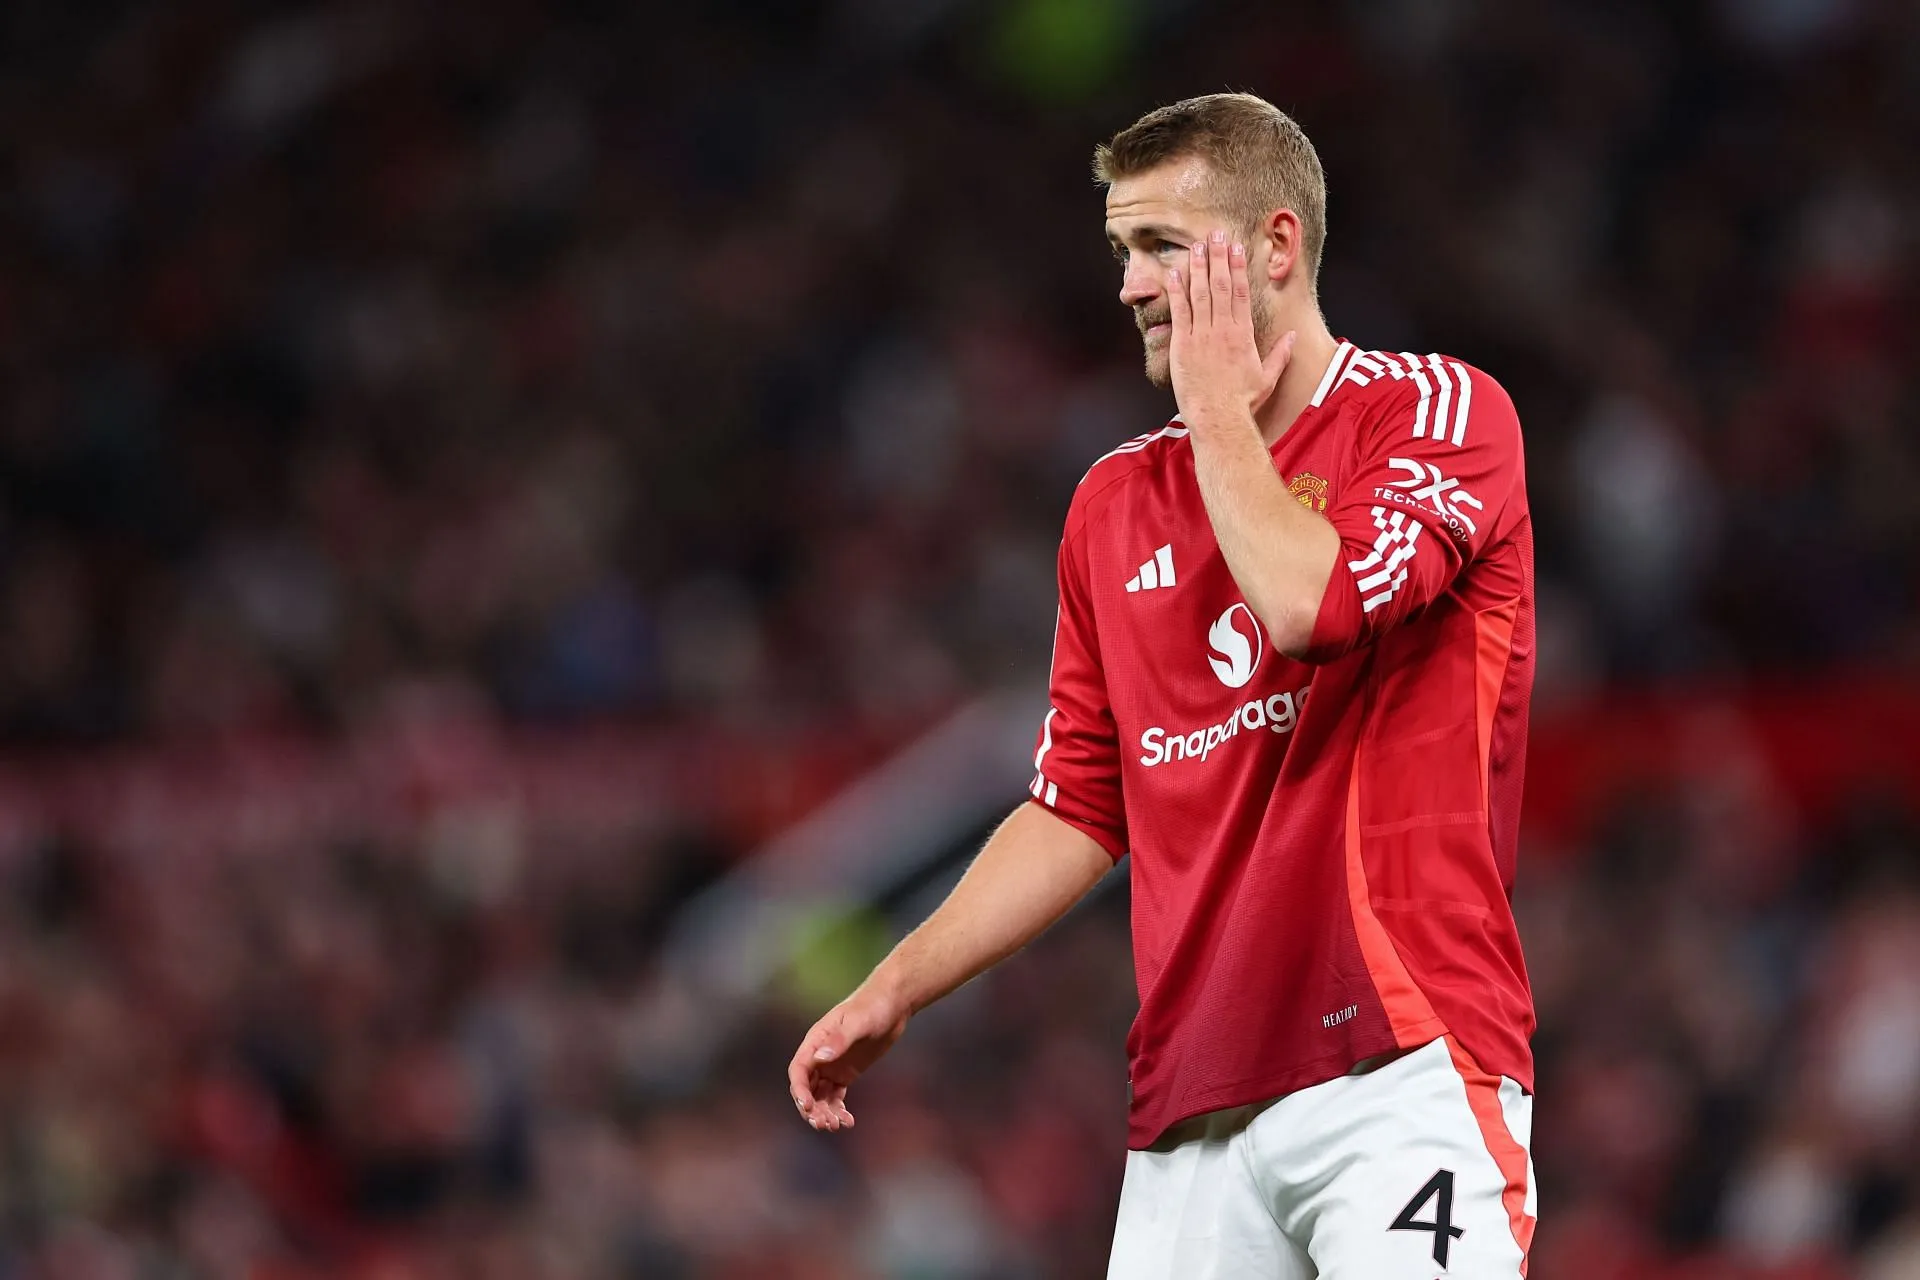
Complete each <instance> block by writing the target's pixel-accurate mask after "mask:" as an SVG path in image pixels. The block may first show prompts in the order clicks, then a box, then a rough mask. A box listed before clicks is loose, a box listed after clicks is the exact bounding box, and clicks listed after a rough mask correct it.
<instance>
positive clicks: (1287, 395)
mask: <svg viewBox="0 0 1920 1280" xmlns="http://www.w3.org/2000/svg"><path fill="white" fill-rule="evenodd" d="M1276 319H1279V317H1276ZM1289 329H1292V330H1293V331H1294V341H1293V358H1292V359H1291V360H1289V361H1288V362H1287V368H1286V372H1284V373H1282V374H1281V375H1280V381H1279V383H1278V385H1276V386H1275V387H1274V389H1273V394H1272V395H1270V396H1268V397H1267V398H1266V400H1265V402H1264V403H1262V404H1261V405H1260V407H1259V408H1257V409H1256V410H1254V414H1253V420H1254V422H1255V423H1256V424H1257V425H1258V426H1259V428H1260V438H1261V440H1263V441H1265V442H1266V445H1267V447H1268V448H1269V449H1271V448H1272V447H1273V446H1274V442H1276V441H1277V440H1279V439H1280V437H1281V436H1283V435H1285V434H1286V432H1287V428H1289V427H1291V426H1292V425H1293V423H1294V419H1296V418H1298V417H1299V416H1300V414H1301V413H1302V411H1304V410H1305V409H1306V407H1307V402H1308V401H1310V400H1312V399H1313V393H1314V391H1315V389H1316V388H1318V387H1319V385H1320V380H1321V379H1322V378H1324V377H1325V376H1326V373H1327V366H1328V365H1329V364H1332V363H1333V353H1334V351H1335V349H1336V348H1338V347H1339V345H1340V344H1339V343H1337V342H1335V341H1334V339H1333V334H1332V333H1330V332H1329V331H1328V330H1327V322H1326V320H1325V319H1324V318H1323V317H1322V316H1321V314H1320V311H1319V308H1317V307H1315V308H1312V309H1310V310H1307V312H1306V314H1304V315H1301V316H1298V317H1297V318H1295V319H1291V320H1286V321H1284V322H1283V323H1279V324H1276V325H1275V326H1274V332H1275V340H1276V341H1278V340H1279V337H1280V336H1281V335H1284V334H1285V333H1286V331H1287V330H1289Z"/></svg>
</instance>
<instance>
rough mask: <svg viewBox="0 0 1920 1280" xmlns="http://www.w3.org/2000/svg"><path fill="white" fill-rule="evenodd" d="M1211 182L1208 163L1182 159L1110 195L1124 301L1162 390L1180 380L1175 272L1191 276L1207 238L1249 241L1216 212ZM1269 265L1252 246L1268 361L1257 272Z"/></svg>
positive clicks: (1258, 332)
mask: <svg viewBox="0 0 1920 1280" xmlns="http://www.w3.org/2000/svg"><path fill="white" fill-rule="evenodd" d="M1212 180H1213V170H1212V168H1211V167H1210V166H1209V165H1208V164H1207V162H1206V161H1205V160H1202V159H1199V158H1198V157H1191V158H1180V157H1176V158H1175V159H1172V160H1169V161H1167V162H1166V163H1165V164H1162V165H1158V166H1156V167H1155V168H1152V169H1148V170H1146V171H1145V172H1144V173H1137V174H1134V175H1133V176H1131V177H1127V178H1121V179H1119V180H1117V181H1116V182H1115V183H1114V184H1113V185H1112V186H1111V187H1109V188H1108V189H1107V240H1108V241H1109V242H1110V243H1111V244H1112V245H1113V254H1114V257H1116V258H1117V259H1119V260H1120V262H1121V263H1122V264H1124V266H1125V267H1126V274H1125V275H1124V277H1123V278H1122V280H1121V283H1120V301H1121V302H1123V303H1125V304H1126V305H1127V306H1129V307H1131V308H1132V309H1133V318H1134V323H1135V324H1136V325H1138V326H1139V329H1140V337H1141V340H1142V341H1143V342H1144V343H1145V344H1146V357H1147V381H1149V382H1151V383H1153V385H1154V386H1156V387H1164V386H1167V385H1169V384H1170V383H1171V382H1172V381H1173V374H1172V371H1171V369H1170V368H1169V363H1168V348H1169V339H1170V337H1171V335H1172V332H1173V330H1172V318H1173V316H1172V310H1171V305H1172V304H1171V303H1169V302H1168V301H1167V289H1168V287H1169V282H1168V278H1167V277H1168V273H1169V272H1170V271H1171V270H1173V269H1174V268H1175V267H1178V268H1180V270H1181V272H1182V274H1186V273H1187V272H1188V266H1187V264H1188V262H1189V260H1190V259H1191V257H1192V248H1193V243H1194V241H1196V240H1204V239H1206V237H1207V236H1208V235H1210V234H1212V232H1213V230H1214V228H1216V227H1219V228H1222V229H1224V230H1225V231H1226V233H1227V238H1228V240H1229V241H1232V240H1234V239H1236V238H1239V237H1240V236H1241V235H1242V234H1243V233H1242V232H1241V231H1240V230H1239V229H1238V228H1236V227H1234V226H1232V225H1231V224H1230V223H1228V222H1227V221H1226V220H1225V219H1224V218H1222V217H1221V216H1220V215H1219V214H1218V213H1216V212H1215V211H1214V210H1213V207H1212V203H1211V201H1210V200H1209V198H1208V197H1209V195H1210V190H1211V188H1210V184H1211V182H1212ZM1264 261H1265V254H1264V253H1262V252H1261V246H1259V245H1255V244H1248V245H1247V262H1248V266H1249V268H1250V274H1251V276H1252V278H1251V280H1250V284H1251V290H1250V292H1251V295H1252V296H1251V299H1250V301H1251V303H1252V312H1253V336H1254V341H1255V343H1256V344H1257V345H1258V346H1259V348H1260V350H1261V352H1262V353H1263V354H1264V353H1265V352H1266V351H1267V349H1268V347H1269V346H1271V336H1272V335H1271V334H1270V333H1269V332H1268V330H1269V329H1271V328H1272V307H1271V305H1270V302H1269V299H1268V297H1267V289H1266V279H1265V273H1264V272H1263V271H1260V270H1259V269H1258V268H1257V266H1256V264H1259V263H1262V262H1264Z"/></svg>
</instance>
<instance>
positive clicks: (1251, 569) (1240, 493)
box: [1188, 418, 1340, 657]
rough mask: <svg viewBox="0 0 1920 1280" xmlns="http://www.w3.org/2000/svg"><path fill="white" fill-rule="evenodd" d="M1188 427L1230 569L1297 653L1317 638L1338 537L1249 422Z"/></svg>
mask: <svg viewBox="0 0 1920 1280" xmlns="http://www.w3.org/2000/svg"><path fill="white" fill-rule="evenodd" d="M1188 426H1189V430H1190V435H1189V440H1190V441H1191V443H1192V445H1193V459H1194V471H1195V474H1196V476H1197V477H1198V479H1199V482H1200V498H1201V501H1203V502H1204V503H1205V504H1206V508H1207V517H1208V519H1209V521H1210V522H1211V523H1212V525H1213V533H1214V538H1215V540H1216V541H1218V542H1219V544H1220V554H1221V555H1222V556H1223V557H1224V558H1225V559H1226V562H1227V569H1228V571H1229V572H1231V573H1232V574H1233V580H1234V582H1235V583H1237V584H1238V585H1239V587H1240V593H1241V594H1242V595H1244V596H1245V597H1246V598H1247V604H1248V605H1249V606H1250V607H1251V608H1252V609H1253V611H1254V613H1255V614H1256V615H1258V617H1259V618H1260V621H1261V622H1262V623H1264V624H1265V626H1266V628H1267V634H1268V635H1269V636H1271V637H1272V638H1273V643H1274V645H1275V647H1277V648H1278V649H1279V650H1280V651H1281V652H1282V653H1286V654H1289V655H1292V656H1296V657H1297V656H1298V655H1299V654H1300V653H1301V652H1303V651H1304V650H1305V649H1306V647H1307V644H1308V642H1309V641H1310V640H1311V639H1312V637H1313V624H1314V620H1315V618H1316V617H1317V616H1318V614H1319V611H1320V601H1321V598H1322V597H1323V596H1325V595H1326V592H1327V580H1328V579H1329V578H1330V577H1331V576H1332V574H1333V566H1334V562H1335V561H1336V560H1337V559H1338V558H1339V554H1340V535H1339V534H1338V533H1336V532H1335V531H1334V528H1333V526H1332V525H1331V524H1328V523H1327V521H1326V520H1325V519H1323V518H1322V517H1320V516H1318V515H1315V514H1314V513H1313V512H1311V511H1309V510H1307V509H1306V508H1305V507H1304V506H1302V505H1301V504H1300V503H1299V501H1298V500H1297V499H1295V498H1294V496H1293V495H1292V494H1290V493H1288V492H1287V487H1286V485H1285V483H1283V482H1282V481H1281V479H1280V474H1279V472H1277V471H1275V470H1274V466H1273V455H1272V454H1270V453H1268V452H1267V447H1266V445H1265V443H1263V442H1262V440H1261V439H1260V432H1259V430H1258V429H1257V428H1256V427H1255V426H1254V424H1253V421H1252V419H1250V418H1249V419H1248V420H1247V421H1246V422H1245V423H1244V424H1241V423H1232V424H1205V423H1189V424H1188Z"/></svg>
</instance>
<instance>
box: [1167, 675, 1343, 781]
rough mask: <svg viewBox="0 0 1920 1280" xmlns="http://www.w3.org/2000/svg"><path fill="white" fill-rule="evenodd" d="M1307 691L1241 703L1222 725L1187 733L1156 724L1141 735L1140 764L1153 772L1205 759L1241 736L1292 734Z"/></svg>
mask: <svg viewBox="0 0 1920 1280" xmlns="http://www.w3.org/2000/svg"><path fill="white" fill-rule="evenodd" d="M1307 692H1308V691H1307V690H1306V689H1304V688H1302V689H1296V690H1293V691H1291V692H1282V693H1276V694H1274V695H1273V696H1271V697H1268V698H1254V699H1253V700H1252V701H1250V702H1245V703H1242V704H1241V705H1240V706H1239V707H1237V708H1235V709H1234V712H1233V714H1232V715H1230V716H1228V717H1227V718H1226V719H1225V720H1224V721H1222V722H1221V723H1219V724H1210V725H1208V726H1207V727H1206V728H1204V729H1194V730H1192V731H1191V732H1188V733H1180V732H1177V731H1176V732H1169V731H1168V730H1166V729H1165V728H1163V727H1162V726H1160V725H1155V726H1154V727H1153V728H1151V729H1148V730H1147V731H1146V732H1145V733H1143V734H1141V735H1140V750H1141V752H1142V753H1143V754H1142V755H1141V757H1140V763H1141V764H1143V765H1145V766H1146V767H1147V768H1149V769H1151V768H1153V767H1154V766H1155V765H1158V764H1166V763H1167V762H1169V761H1172V760H1205V759H1206V758H1207V757H1208V756H1209V755H1211V754H1213V751H1214V748H1216V747H1219V746H1222V745H1223V744H1225V743H1227V742H1230V741H1232V740H1233V739H1235V738H1237V737H1239V736H1240V735H1241V733H1243V732H1245V733H1249V734H1253V733H1258V732H1260V730H1262V729H1265V730H1266V731H1267V732H1269V733H1292V732H1293V726H1294V725H1295V724H1296V723H1298V722H1299V719H1300V712H1301V710H1302V709H1303V708H1305V707H1306V705H1307Z"/></svg>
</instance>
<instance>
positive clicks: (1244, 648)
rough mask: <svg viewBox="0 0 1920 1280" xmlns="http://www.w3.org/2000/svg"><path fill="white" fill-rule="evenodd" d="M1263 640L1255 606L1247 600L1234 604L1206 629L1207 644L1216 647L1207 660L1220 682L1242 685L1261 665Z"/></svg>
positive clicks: (1236, 685)
mask: <svg viewBox="0 0 1920 1280" xmlns="http://www.w3.org/2000/svg"><path fill="white" fill-rule="evenodd" d="M1262 643H1263V642H1262V641H1261V639H1260V624H1259V623H1258V622H1256V621H1255V620H1254V617H1253V610H1251V609H1249V608H1247V606H1246V605H1245V604H1235V605H1232V606H1230V607H1229V608H1228V609H1227V611H1226V612H1225V613H1223V614H1221V615H1220V616H1219V617H1218V618H1216V619H1215V620H1214V623H1213V625H1212V626H1211V627H1209V628H1208V629H1207V646H1208V647H1209V648H1211V649H1212V650H1213V652H1212V653H1210V654H1208V655H1207V663H1208V665H1210V666H1211V667H1212V668H1213V674H1215V675H1216V676H1219V677H1220V683H1221V684H1224V685H1225V686H1227V688H1229V689H1238V688H1241V687H1243V686H1244V685H1245V684H1246V683H1247V681H1249V680H1251V679H1253V673H1254V672H1255V671H1257V670H1258V669H1259V667H1260V658H1261V654H1262Z"/></svg>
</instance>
